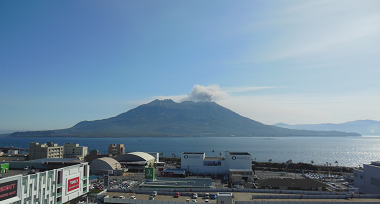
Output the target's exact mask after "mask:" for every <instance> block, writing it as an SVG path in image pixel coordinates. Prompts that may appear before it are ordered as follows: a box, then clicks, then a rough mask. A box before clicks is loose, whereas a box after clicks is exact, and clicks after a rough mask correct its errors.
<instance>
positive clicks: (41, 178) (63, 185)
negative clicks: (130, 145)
mask: <svg viewBox="0 0 380 204" xmlns="http://www.w3.org/2000/svg"><path fill="white" fill-rule="evenodd" d="M88 191H89V166H88V164H87V163H81V164H77V165H72V166H67V167H63V168H58V169H53V170H50V171H44V172H37V173H35V174H29V175H26V176H23V175H22V174H19V175H16V176H11V177H6V178H2V179H0V203H10V204H35V203H41V204H45V203H46V204H47V203H48V204H61V203H66V202H73V203H74V202H77V201H79V200H80V199H81V198H82V196H84V195H85V194H86V193H87V192H88Z"/></svg>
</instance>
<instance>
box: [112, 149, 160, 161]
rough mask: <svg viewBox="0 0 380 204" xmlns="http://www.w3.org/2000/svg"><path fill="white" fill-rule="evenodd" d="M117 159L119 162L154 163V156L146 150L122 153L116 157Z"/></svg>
mask: <svg viewBox="0 0 380 204" xmlns="http://www.w3.org/2000/svg"><path fill="white" fill-rule="evenodd" d="M115 160H117V161H119V162H147V163H153V162H154V160H155V159H154V157H153V156H152V155H150V154H148V153H145V152H131V153H127V154H122V155H119V156H117V157H115Z"/></svg>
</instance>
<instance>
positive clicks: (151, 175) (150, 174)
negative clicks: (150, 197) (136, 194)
mask: <svg viewBox="0 0 380 204" xmlns="http://www.w3.org/2000/svg"><path fill="white" fill-rule="evenodd" d="M155 172H156V171H155V169H154V168H145V178H146V179H151V180H154V179H155Z"/></svg>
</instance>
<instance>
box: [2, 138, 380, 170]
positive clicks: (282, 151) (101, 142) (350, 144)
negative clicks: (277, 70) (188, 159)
mask: <svg viewBox="0 0 380 204" xmlns="http://www.w3.org/2000/svg"><path fill="white" fill-rule="evenodd" d="M20 140H22V143H20ZM50 141H52V142H54V143H58V145H63V144H64V143H69V142H70V143H79V145H81V146H88V147H89V150H92V149H97V150H99V152H100V153H102V154H103V153H107V148H108V145H109V144H112V143H116V144H124V145H125V146H126V151H127V152H134V151H142V152H159V153H164V156H165V157H172V154H173V153H174V154H176V156H177V157H179V156H180V155H181V153H182V152H205V153H206V156H209V157H211V156H220V153H222V156H224V151H231V152H249V153H251V154H252V158H253V159H255V158H256V161H259V162H266V161H268V160H269V159H272V162H280V163H282V162H286V161H287V160H289V159H291V160H292V161H293V163H298V162H304V163H311V161H312V160H313V161H314V164H320V165H324V164H326V162H328V163H331V165H332V166H336V163H335V161H338V165H339V166H350V167H355V166H358V165H362V164H363V163H370V162H371V161H378V160H380V147H379V145H378V144H379V142H380V136H369V137H367V136H364V137H269V138H268V137H265V138H263V137H219V138H216V137H178V138H174V137H132V138H59V137H24V138H10V137H3V138H0V146H15V147H23V148H28V147H29V142H39V143H46V142H50ZM213 150H214V152H212V151H213Z"/></svg>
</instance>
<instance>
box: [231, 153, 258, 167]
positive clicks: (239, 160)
mask: <svg viewBox="0 0 380 204" xmlns="http://www.w3.org/2000/svg"><path fill="white" fill-rule="evenodd" d="M226 160H227V168H228V169H252V156H251V155H230V154H228V153H226Z"/></svg>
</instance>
